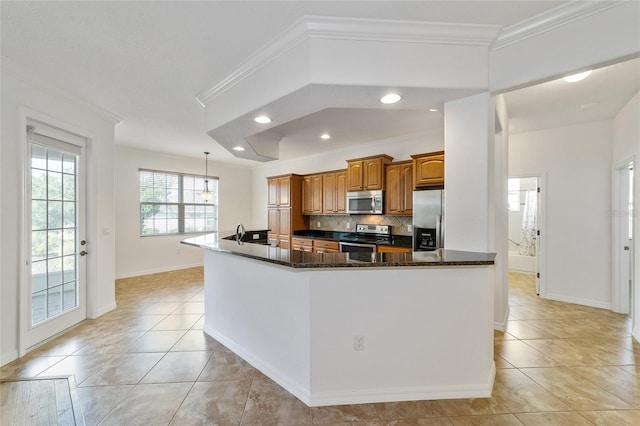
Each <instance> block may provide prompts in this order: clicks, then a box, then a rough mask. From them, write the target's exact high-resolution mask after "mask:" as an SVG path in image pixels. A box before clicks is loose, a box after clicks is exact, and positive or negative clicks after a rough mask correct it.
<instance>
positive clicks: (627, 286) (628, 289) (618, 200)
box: [611, 161, 635, 314]
mask: <svg viewBox="0 0 640 426" xmlns="http://www.w3.org/2000/svg"><path fill="white" fill-rule="evenodd" d="M633 179H634V161H628V162H626V163H625V164H623V165H622V166H620V167H618V168H617V169H615V170H614V173H613V191H612V192H613V210H612V215H611V218H612V227H613V232H612V234H613V268H612V270H613V277H612V283H613V285H612V287H613V288H612V309H613V311H614V312H618V313H622V314H631V313H632V312H633V292H634V285H633V282H634V252H635V250H634V241H633V233H634V225H635V224H634V216H635V215H634V212H635V209H634V196H633V192H634V184H633Z"/></svg>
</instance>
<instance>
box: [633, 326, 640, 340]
mask: <svg viewBox="0 0 640 426" xmlns="http://www.w3.org/2000/svg"><path fill="white" fill-rule="evenodd" d="M631 335H632V336H633V338H634V339H636V342H638V343H640V329H639V328H637V327H636V328H634V329H633V330H632V331H631Z"/></svg>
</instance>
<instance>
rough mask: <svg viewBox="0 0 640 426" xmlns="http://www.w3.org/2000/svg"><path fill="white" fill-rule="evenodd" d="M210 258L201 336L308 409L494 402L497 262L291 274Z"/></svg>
mask: <svg viewBox="0 0 640 426" xmlns="http://www.w3.org/2000/svg"><path fill="white" fill-rule="evenodd" d="M204 255H205V256H204V261H205V283H204V290H205V326H204V331H205V332H206V333H207V334H209V335H210V336H212V337H214V338H215V339H217V340H218V341H220V342H221V343H222V344H224V345H225V346H227V347H228V348H229V349H231V350H232V351H233V352H235V353H236V354H238V355H239V356H240V357H242V358H243V359H245V360H246V361H248V362H249V363H250V364H252V365H253V366H254V367H255V368H257V369H258V370H260V371H261V372H262V373H264V374H265V375H266V376H268V377H269V378H271V379H272V380H274V381H275V382H277V383H278V384H280V385H281V386H282V387H283V388H285V389H286V390H288V391H289V392H290V393H292V394H293V395H295V396H296V397H297V398H299V399H300V400H301V401H303V402H304V403H305V404H307V405H308V406H323V405H339V404H357V403H366V402H388V401H408V400H425V399H446V398H473V397H488V396H490V395H491V389H492V386H493V380H494V376H495V365H494V361H493V288H492V285H491V280H490V274H491V269H490V268H489V267H486V266H481V267H469V266H464V267H456V266H450V267H431V268H429V267H422V268H420V267H417V268H364V267H363V268H358V267H356V268H341V269H317V268H316V269H314V268H306V269H295V268H290V267H286V266H279V265H274V264H272V263H268V262H264V261H260V260H254V259H248V258H246V257H241V256H235V255H233V254H229V253H223V252H217V251H213V250H204ZM355 336H363V338H364V349H363V350H355V349H354V348H355V347H354V337H355Z"/></svg>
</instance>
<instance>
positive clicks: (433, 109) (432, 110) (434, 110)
mask: <svg viewBox="0 0 640 426" xmlns="http://www.w3.org/2000/svg"><path fill="white" fill-rule="evenodd" d="M429 112H438V108H429Z"/></svg>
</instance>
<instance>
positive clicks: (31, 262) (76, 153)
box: [20, 122, 87, 353]
mask: <svg viewBox="0 0 640 426" xmlns="http://www.w3.org/2000/svg"><path fill="white" fill-rule="evenodd" d="M47 130H48V126H46V125H44V124H41V123H36V122H33V123H30V124H28V125H27V155H26V159H27V163H26V164H25V170H26V173H25V188H26V190H25V217H24V224H25V232H24V235H25V238H24V242H25V245H24V247H25V253H24V256H25V260H26V261H25V262H24V264H25V265H26V268H25V273H24V277H25V279H24V280H23V285H22V292H21V312H22V313H21V324H22V326H21V345H20V346H21V352H23V353H24V352H25V351H27V350H28V349H29V348H31V347H33V346H35V345H37V344H38V343H41V342H43V341H45V340H47V339H49V338H51V337H53V336H55V335H57V334H58V333H60V332H62V331H63V330H66V329H67V328H69V327H71V326H73V325H75V324H77V323H79V322H80V321H82V320H84V319H85V318H86V282H85V281H86V273H85V264H86V261H85V255H86V254H87V251H86V241H85V239H84V238H85V154H84V151H85V143H84V141H83V140H79V139H80V138H78V137H77V136H75V135H72V134H69V135H66V134H65V133H64V132H60V130H59V129H56V130H57V131H56V132H55V133H56V136H55V137H51V134H52V132H50V131H47ZM65 136H68V137H65Z"/></svg>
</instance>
